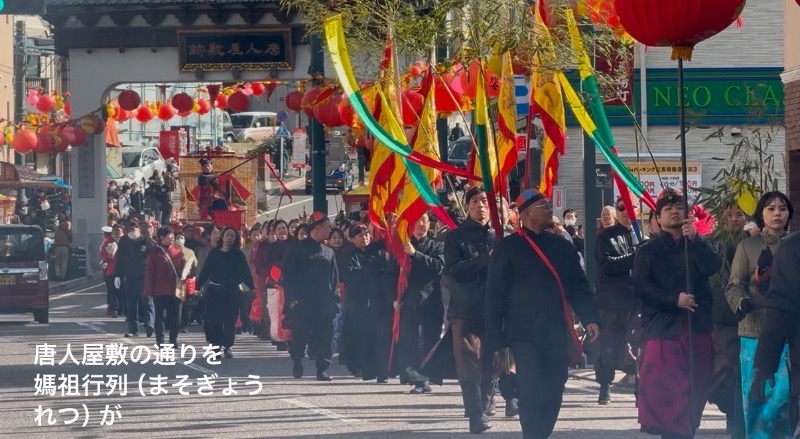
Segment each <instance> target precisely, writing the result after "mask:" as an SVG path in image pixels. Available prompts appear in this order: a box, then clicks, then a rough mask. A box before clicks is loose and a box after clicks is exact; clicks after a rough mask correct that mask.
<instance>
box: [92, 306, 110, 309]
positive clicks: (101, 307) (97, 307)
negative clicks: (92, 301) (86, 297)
mask: <svg viewBox="0 0 800 439" xmlns="http://www.w3.org/2000/svg"><path fill="white" fill-rule="evenodd" d="M106 308H108V305H98V306H95V307H94V308H92V309H106Z"/></svg>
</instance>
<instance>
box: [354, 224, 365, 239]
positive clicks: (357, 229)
mask: <svg viewBox="0 0 800 439" xmlns="http://www.w3.org/2000/svg"><path fill="white" fill-rule="evenodd" d="M366 231H369V229H368V228H367V226H365V225H364V224H356V225H354V226H353V227H350V237H351V238H355V237H356V236H358V235H360V234H362V233H364V232H366Z"/></svg>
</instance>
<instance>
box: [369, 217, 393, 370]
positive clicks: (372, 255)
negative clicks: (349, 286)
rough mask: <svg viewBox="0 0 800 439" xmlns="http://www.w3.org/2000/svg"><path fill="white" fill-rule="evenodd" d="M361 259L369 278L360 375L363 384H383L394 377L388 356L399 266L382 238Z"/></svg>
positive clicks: (377, 239)
mask: <svg viewBox="0 0 800 439" xmlns="http://www.w3.org/2000/svg"><path fill="white" fill-rule="evenodd" d="M390 220H391V218H390ZM378 233H381V232H380V231H379V232H378ZM365 258H366V263H367V272H368V274H369V312H368V316H369V317H368V325H369V332H368V336H367V338H368V340H367V355H366V361H365V364H364V366H363V371H362V375H363V379H364V381H370V380H374V379H377V383H378V384H386V383H388V382H389V376H392V375H394V373H393V371H392V370H391V369H392V368H391V367H390V365H389V352H390V351H391V345H392V324H393V316H394V300H395V298H396V297H397V294H396V292H397V279H398V277H399V275H400V266H399V265H398V264H397V262H396V261H395V259H394V257H393V256H392V254H391V252H390V251H389V249H388V246H387V242H386V238H385V237H383V236H376V240H375V241H373V242H372V243H370V245H369V246H368V247H367V249H366V251H365ZM395 359H396V357H395Z"/></svg>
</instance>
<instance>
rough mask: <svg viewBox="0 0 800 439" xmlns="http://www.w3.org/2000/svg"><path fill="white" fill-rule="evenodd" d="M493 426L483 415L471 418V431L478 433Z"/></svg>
mask: <svg viewBox="0 0 800 439" xmlns="http://www.w3.org/2000/svg"><path fill="white" fill-rule="evenodd" d="M490 428H492V424H491V423H490V422H489V420H488V419H486V418H485V417H483V416H473V417H471V418H469V432H470V433H474V434H478V433H483V432H484V431H486V430H489V429H490Z"/></svg>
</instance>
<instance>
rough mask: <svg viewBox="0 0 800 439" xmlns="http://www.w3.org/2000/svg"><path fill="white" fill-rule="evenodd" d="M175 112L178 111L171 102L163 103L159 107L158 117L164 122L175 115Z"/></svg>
mask: <svg viewBox="0 0 800 439" xmlns="http://www.w3.org/2000/svg"><path fill="white" fill-rule="evenodd" d="M175 113H177V111H175V108H174V107H173V106H172V105H170V104H161V106H160V107H158V118H159V119H161V120H163V121H164V122H166V121H168V120H170V119H172V118H173V117H175Z"/></svg>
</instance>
